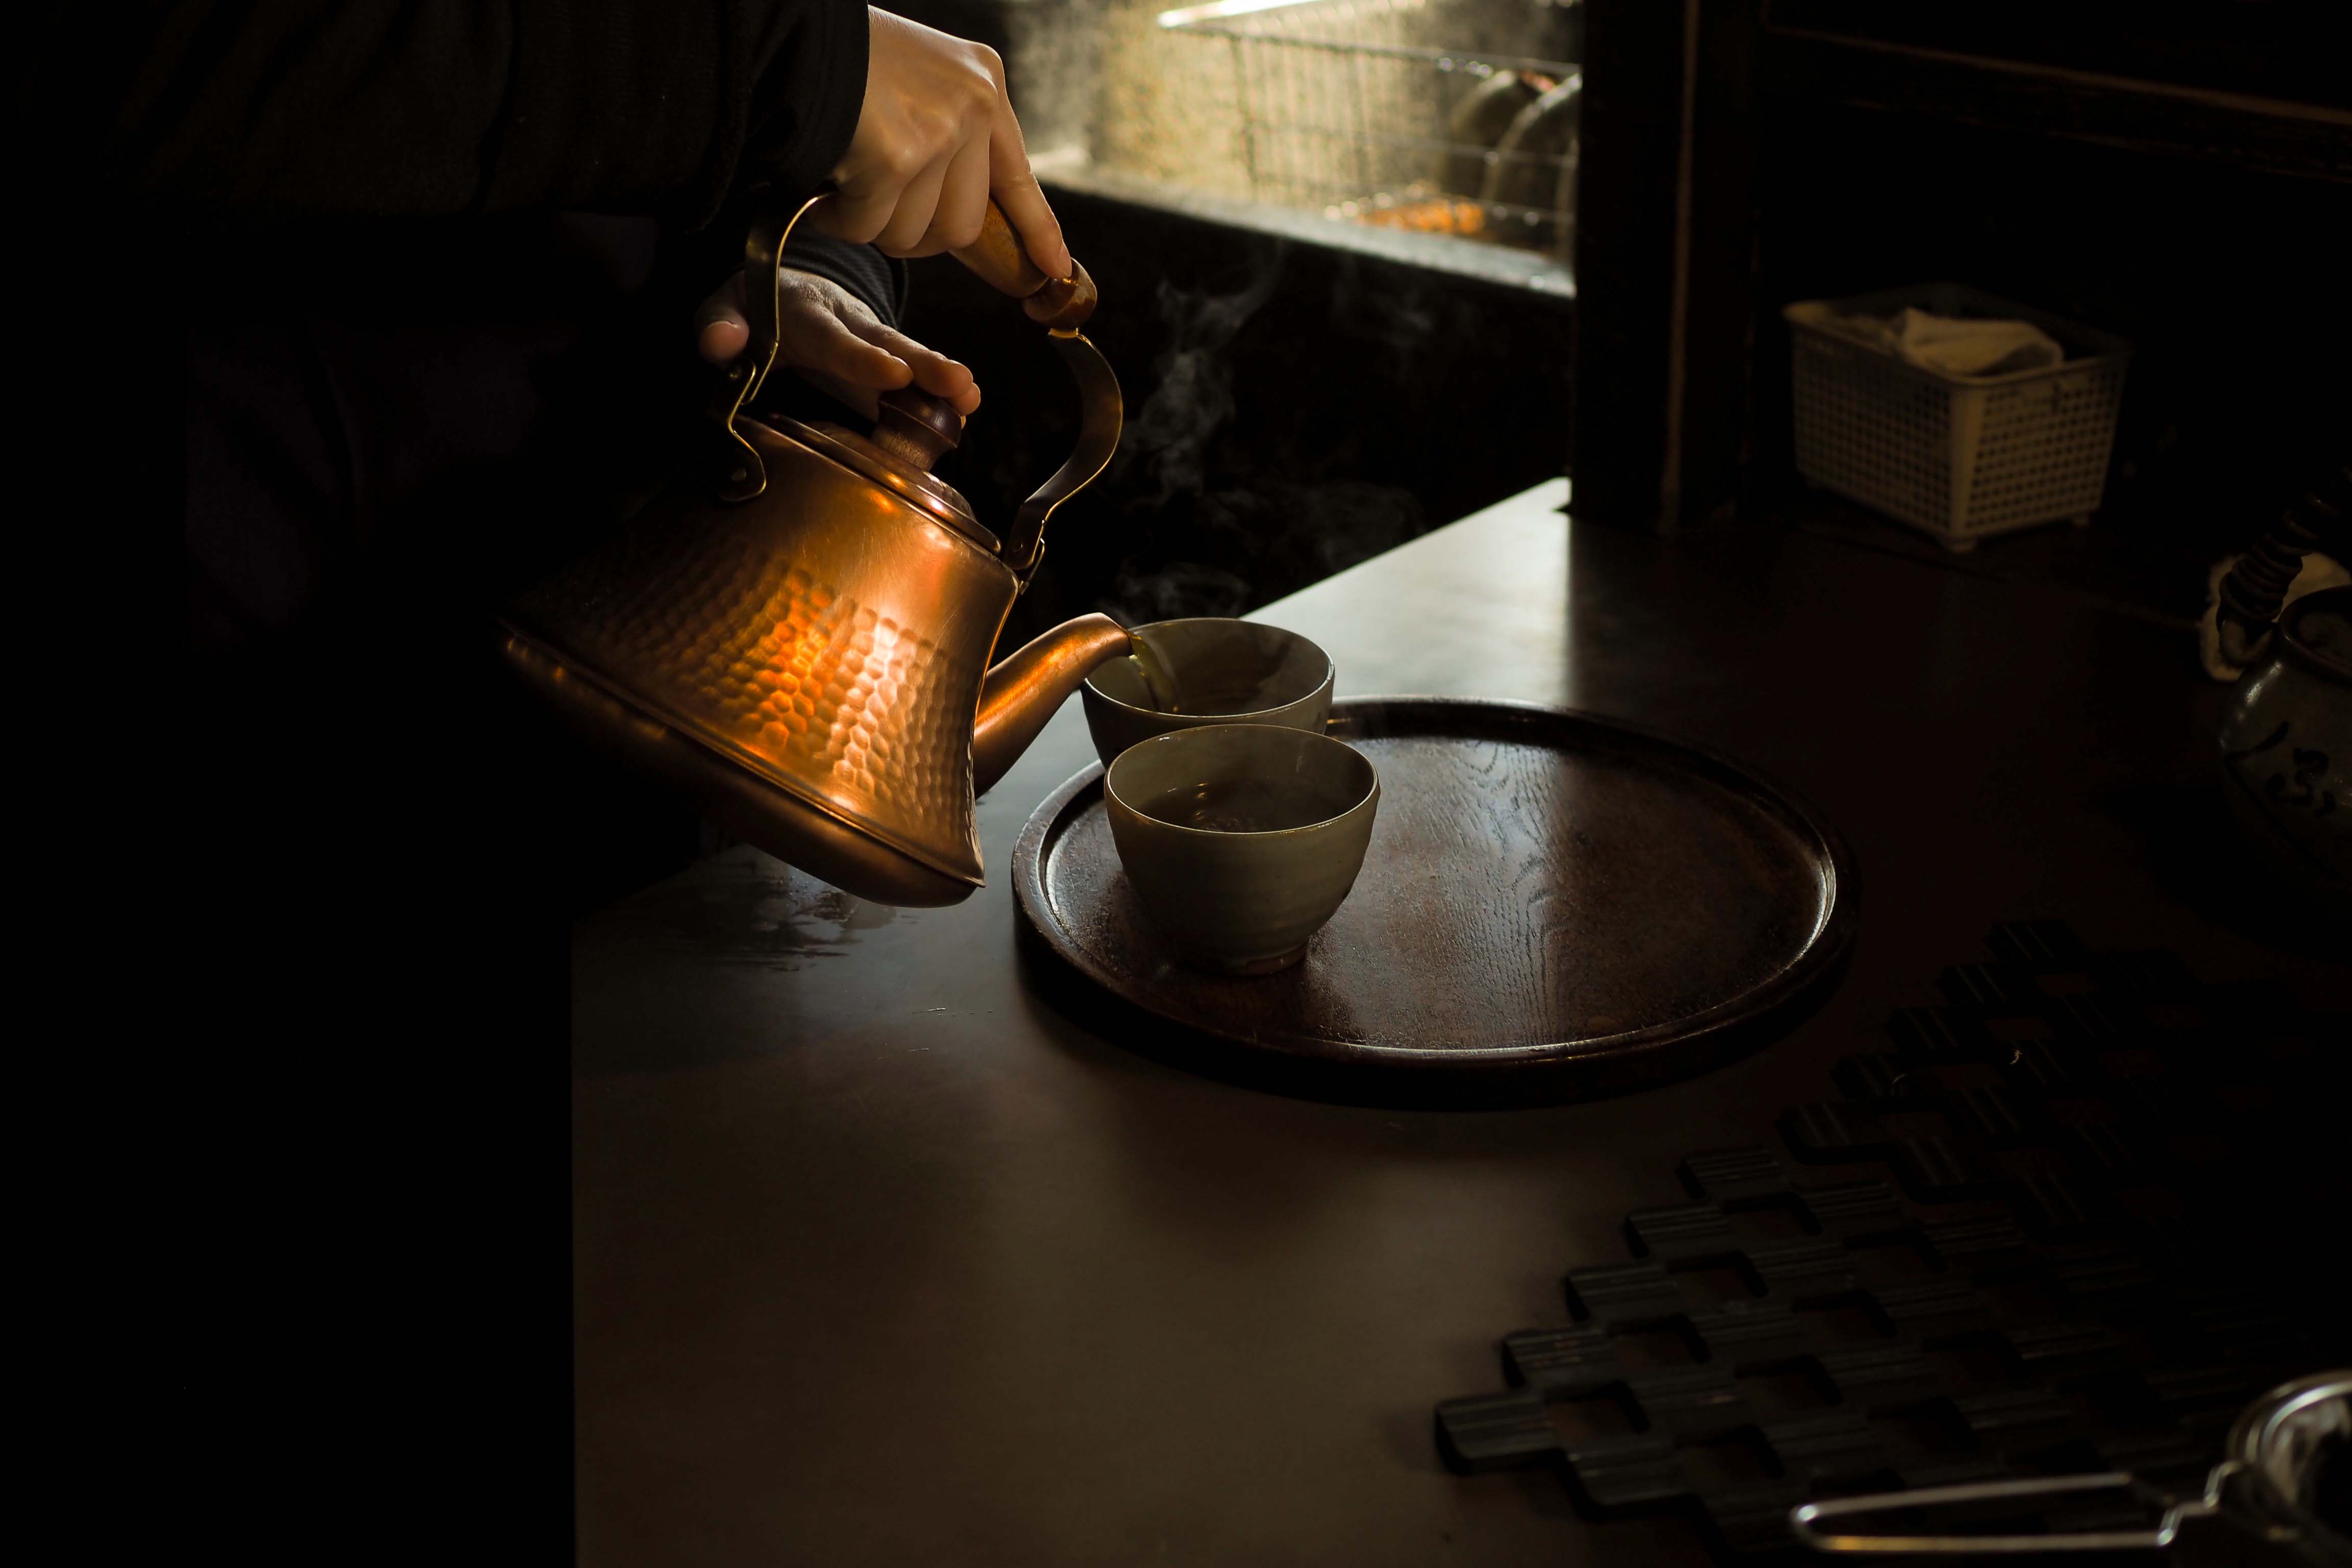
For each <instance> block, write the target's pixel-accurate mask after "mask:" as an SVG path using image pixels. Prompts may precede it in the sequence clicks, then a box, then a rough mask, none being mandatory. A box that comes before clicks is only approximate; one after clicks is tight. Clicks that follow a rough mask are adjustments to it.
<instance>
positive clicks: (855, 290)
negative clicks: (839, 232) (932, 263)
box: [784, 225, 907, 327]
mask: <svg viewBox="0 0 2352 1568" xmlns="http://www.w3.org/2000/svg"><path fill="white" fill-rule="evenodd" d="M784 265H785V266H787V267H789V268H793V270H794V271H797V272H812V273H814V274H815V275H816V276H817V277H819V278H830V279H833V281H835V283H838V284H840V285H841V286H842V287H843V288H845V289H848V290H849V291H850V292H851V293H852V294H855V295H856V296H857V297H858V298H859V299H860V300H864V301H866V309H868V310H872V311H873V312H874V314H875V315H876V316H877V317H879V318H880V319H881V320H882V321H885V322H887V324H889V325H891V326H894V327H895V326H897V325H898V322H899V321H900V320H901V319H902V318H903V317H904V316H905V315H906V313H907V264H906V263H905V262H903V261H901V260H899V259H898V258H896V257H891V256H885V255H883V254H882V253H881V252H880V251H878V250H877V249H875V248H874V247H872V246H870V245H852V244H851V243H850V242H849V241H847V240H845V239H835V238H834V237H833V236H831V235H829V234H819V233H817V232H816V230H815V229H814V228H813V227H810V226H805V225H804V226H802V227H800V228H797V229H794V230H793V242H792V243H791V244H790V245H788V246H786V247H784Z"/></svg>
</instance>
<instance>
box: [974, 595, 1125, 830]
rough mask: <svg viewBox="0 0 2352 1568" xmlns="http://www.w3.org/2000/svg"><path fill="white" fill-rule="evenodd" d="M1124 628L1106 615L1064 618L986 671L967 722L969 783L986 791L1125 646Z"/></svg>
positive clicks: (976, 792)
mask: <svg viewBox="0 0 2352 1568" xmlns="http://www.w3.org/2000/svg"><path fill="white" fill-rule="evenodd" d="M1133 646H1134V644H1133V642H1132V640H1131V639H1130V638H1129V637H1128V635H1127V628H1126V627H1124V626H1120V625H1119V624H1118V622H1117V621H1114V620H1112V619H1111V618H1110V617H1109V616H1079V617H1078V618H1077V619H1076V620H1074V621H1064V622H1063V623H1062V624H1061V625H1060V626H1055V628H1054V629H1053V630H1052V631H1050V632H1047V633H1046V634H1045V636H1043V637H1039V638H1038V639H1037V640H1036V641H1034V642H1033V643H1031V644H1029V645H1028V646H1027V647H1024V648H1022V649H1020V650H1019V651H1018V652H1016V653H1013V654H1009V655H1007V656H1006V657H1005V658H1003V660H1002V661H1000V662H999V663H998V664H997V665H996V667H995V668H992V669H991V670H990V671H989V672H988V678H987V679H986V680H984V681H983V682H982V685H981V689H980V712H979V714H978V715H977V717H976V718H975V719H974V720H973V721H972V727H971V788H972V793H973V794H974V795H984V794H986V793H987V791H988V787H989V786H990V785H991V784H994V783H995V782H996V781H997V780H998V779H1001V778H1003V776H1004V771H1005V770H1006V769H1007V768H1009V767H1011V766H1012V765H1013V763H1014V761H1015V760H1016V759H1018V758H1019V757H1020V755H1021V753H1022V752H1025V751H1027V750H1028V749H1029V742H1032V741H1034V740H1035V739H1036V738H1037V731H1040V730H1042V729H1044V728H1045V721H1046V720H1048V719H1051V718H1052V717H1053V716H1054V714H1055V710H1058V709H1059V708H1060V707H1061V706H1062V703H1063V700H1065V699H1066V698H1067V697H1068V696H1069V695H1070V693H1071V692H1073V691H1076V689H1078V682H1080V681H1081V680H1084V679H1086V678H1087V676H1088V675H1089V674H1090V673H1092V672H1093V670H1094V668H1095V667H1096V666H1097V665H1098V664H1102V663H1105V662H1107V661H1108V660H1110V659H1114V658H1119V657H1120V656H1121V655H1123V654H1126V653H1127V652H1129V650H1130V649H1131V648H1132V647H1133Z"/></svg>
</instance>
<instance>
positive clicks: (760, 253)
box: [712, 191, 1125, 588]
mask: <svg viewBox="0 0 2352 1568" xmlns="http://www.w3.org/2000/svg"><path fill="white" fill-rule="evenodd" d="M832 194H833V193H832V192H830V191H820V192H818V193H817V194H816V195H814V196H811V197H810V198H809V199H808V200H806V201H804V202H803V203H802V204H801V205H800V206H799V207H798V208H797V209H796V210H794V211H793V214H792V215H791V216H788V217H785V218H782V220H781V221H780V220H778V219H776V218H774V217H768V218H761V219H760V220H759V221H757V222H755V223H753V224H752V225H751V232H750V233H749V235H747V236H746V237H745V238H744V241H743V261H744V271H745V273H746V275H747V283H748V285H749V286H748V287H747V288H746V289H745V290H744V292H745V295H746V296H747V298H746V300H745V303H746V305H747V307H748V309H747V310H745V312H744V313H745V315H746V317H747V318H748V320H749V323H750V326H751V342H750V343H749V344H748V345H746V347H745V351H744V353H742V354H740V355H739V356H738V357H737V359H736V361H735V363H734V364H733V365H731V366H730V367H729V369H728V372H727V382H726V384H725V385H724V386H723V387H722V388H721V389H720V391H719V396H718V399H717V401H716V402H715V404H714V405H713V407H712V413H713V414H714V415H716V416H718V419H719V425H720V426H722V427H723V428H724V429H725V430H726V432H727V435H728V437H730V440H731V441H732V442H733V446H734V454H733V455H734V458H735V462H734V466H733V468H732V470H731V472H730V473H729V475H728V476H727V478H726V479H725V481H724V482H723V483H722V485H721V486H720V489H719V494H720V496H721V498H722V499H724V500H730V501H747V500H751V499H752V498H753V497H755V496H757V495H759V494H760V493H761V492H762V491H763V490H765V489H767V488H768V471H767V465H766V464H765V463H763V462H762V461H761V458H760V453H759V449H758V448H757V447H754V446H752V444H751V441H750V440H749V439H748V438H746V437H745V436H744V435H743V433H742V432H741V431H740V429H738V428H737V427H736V421H737V420H738V419H739V418H740V417H741V416H742V413H743V410H744V409H745V408H746V407H748V406H749V405H751V401H752V400H753V399H754V398H756V397H758V396H759V395H760V389H761V387H763V386H765V385H766V384H767V382H768V374H769V373H770V372H771V371H772V370H773V369H774V368H775V364H776V345H777V336H778V327H777V323H778V321H779V319H780V318H781V316H782V300H783V286H784V279H783V255H784V247H785V246H786V245H788V244H790V243H791V242H792V237H793V229H794V228H796V227H798V226H800V221H801V219H803V218H804V217H806V216H808V215H809V213H810V211H811V210H812V209H813V208H814V207H815V205H817V203H819V202H821V201H824V199H825V198H826V197H827V196H829V195H832ZM949 254H950V255H952V256H953V257H954V258H956V259H957V260H958V261H961V262H962V263H963V264H964V265H965V266H966V267H968V268H971V270H972V271H973V272H974V273H976V274H977V275H978V276H979V277H980V278H981V279H982V280H983V281H985V282H986V283H988V284H989V285H990V286H991V287H992V288H994V289H997V290H998V291H1000V292H1002V293H1005V294H1010V295H1012V296H1013V298H1015V299H1017V300H1020V301H1021V302H1022V304H1021V308H1022V310H1023V312H1024V314H1026V315H1027V316H1028V318H1029V319H1030V320H1031V321H1035V322H1036V323H1037V324H1038V325H1040V326H1042V327H1044V328H1045V330H1046V334H1047V337H1048V338H1049V340H1050V341H1051V342H1052V343H1053V345H1054V347H1055V350H1056V351H1057V352H1058V353H1060V354H1061V356H1062V362H1063V363H1065V364H1066V365H1068V366H1069V367H1070V374H1071V376H1072V377H1073V378H1074V379H1075V380H1076V382H1077V384H1078V402H1079V419H1078V444H1077V447H1076V450H1074V451H1072V452H1071V454H1070V456H1069V458H1068V459H1067V460H1066V462H1064V463H1063V464H1062V466H1061V468H1058V469H1057V470H1055V474H1054V477H1053V478H1052V479H1047V480H1046V481H1045V484H1044V485H1043V486H1041V487H1040V488H1039V489H1038V490H1037V493H1036V494H1034V495H1033V496H1031V497H1030V498H1029V499H1028V500H1025V501H1024V502H1022V503H1021V509H1020V510H1019V511H1018V512H1016V513H1015V514H1014V516H1013V527H1012V529H1011V531H1009V532H1008V533H1007V534H1006V535H1005V539H1004V545H1003V561H1004V563H1005V564H1006V565H1007V566H1010V567H1011V568H1013V575H1014V576H1015V578H1017V579H1018V580H1019V582H1020V584H1021V586H1023V587H1024V588H1025V587H1027V586H1028V584H1029V579H1030V576H1031V575H1032V574H1034V572H1035V571H1036V570H1037V563H1038V562H1039V561H1041V560H1042V559H1043V558H1044V556H1045V523H1046V521H1048V520H1049V519H1050V518H1051V517H1052V516H1053V514H1054V511H1055V508H1057V507H1059V506H1060V505H1061V504H1062V503H1063V502H1064V501H1066V500H1069V499H1070V498H1071V497H1072V496H1074V495H1076V494H1077V493H1078V491H1079V490H1081V489H1085V488H1086V487H1087V484H1089V483H1091V482H1092V481H1093V479H1095V477H1096V476H1097V475H1098V474H1100V473H1101V472H1102V471H1103V469H1104V468H1107V467H1108V466H1109V464H1110V459H1111V454H1112V453H1113V452H1115V451H1117V450H1118V435H1119V429H1120V426H1122V424H1123V423H1124V422H1125V403H1124V400H1123V399H1122V398H1121V396H1120V395H1119V390H1118V377H1117V376H1116V375H1114V374H1111V368H1110V363H1109V362H1108V360H1106V359H1104V358H1103V356H1102V351H1101V350H1099V349H1097V348H1096V347H1095V345H1094V344H1093V343H1092V342H1089V341H1087V336H1086V334H1085V333H1083V332H1081V331H1078V329H1079V327H1081V326H1083V325H1084V324H1085V323H1086V321H1087V319H1088V318H1089V317H1091V316H1092V315H1093V314H1094V311H1095V305H1096V302H1097V299H1098V298H1099V296H1098V295H1097V292H1096V290H1095V281H1094V279H1092V278H1090V277H1088V276H1087V269H1086V268H1084V267H1081V266H1079V265H1078V263H1077V262H1076V259H1073V260H1072V261H1071V263H1070V276H1069V277H1067V278H1048V277H1046V276H1045V272H1044V270H1043V269H1042V268H1039V267H1038V266H1037V264H1036V263H1035V262H1034V261H1032V260H1030V259H1029V256H1028V253H1027V252H1026V251H1024V249H1023V248H1022V247H1021V239H1020V237H1019V236H1018V235H1016V234H1014V233H1013V225H1012V223H1011V222H1010V221H1008V220H1007V219H1006V217H1005V216H1004V211H1003V208H1002V207H999V206H998V205H996V203H995V202H994V201H991V202H990V203H989V204H988V211H987V213H986V215H985V216H983V217H982V222H981V230H980V237H979V238H978V239H976V240H974V241H973V242H972V243H971V245H969V246H966V247H963V248H962V249H960V250H955V251H950V253H949ZM761 278H764V279H767V287H766V288H761V287H759V285H758V282H757V280H758V279H761ZM913 392H914V389H912V388H908V389H905V390H904V392H903V393H901V394H885V395H884V398H883V401H884V402H885V403H886V404H895V405H896V409H895V412H896V414H897V417H895V418H894V417H893V413H894V410H893V409H891V408H886V409H885V411H884V415H883V420H884V425H885V426H887V428H886V429H885V430H882V431H878V432H877V438H878V439H881V440H883V441H884V443H885V444H886V445H890V446H893V447H894V449H895V447H896V445H898V444H900V443H902V442H903V443H904V444H906V445H907V446H908V451H907V452H906V453H905V454H904V455H905V456H906V457H908V458H910V459H912V458H916V457H917V456H918V453H919V452H920V453H921V454H922V462H921V465H920V466H922V467H924V468H929V466H930V461H931V459H933V458H937V457H938V456H939V454H940V451H943V450H944V449H945V448H946V447H950V446H953V445H954V444H955V437H956V436H957V435H959V434H960V433H961V428H962V421H961V419H956V420H955V421H954V424H953V426H952V427H950V426H948V425H947V424H946V422H945V420H944V419H942V418H940V417H939V416H940V414H941V413H942V412H944V413H945V414H946V415H947V416H952V415H953V411H952V410H951V409H945V408H944V405H940V407H939V408H933V407H931V406H930V405H932V404H934V403H936V402H937V400H936V399H930V398H928V397H923V396H921V395H919V394H917V395H908V394H913ZM924 425H928V426H931V427H932V428H931V429H930V430H929V431H926V430H923V429H921V428H919V426H924Z"/></svg>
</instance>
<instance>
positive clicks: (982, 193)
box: [809, 6, 1070, 278]
mask: <svg viewBox="0 0 2352 1568" xmlns="http://www.w3.org/2000/svg"><path fill="white" fill-rule="evenodd" d="M866 27H867V36H868V38H869V44H868V48H867V53H866V102H865V106H864V107H863V108H862V109H861V110H859V111H858V115H857V131H856V134H855V135H853V136H852V137H851V138H850V141H849V151H848V153H846V154H845V155H844V156H843V158H842V160H841V162H840V163H838V164H837V165H835V168H834V171H833V182H834V186H835V190H836V191H837V192H838V193H839V195H836V196H835V198H834V199H833V200H832V201H829V202H827V203H825V204H824V205H823V206H821V207H819V208H818V209H817V210H816V211H815V212H814V213H812V214H810V215H809V218H810V221H811V222H813V223H815V224H817V225H818V226H821V227H823V228H824V230H825V231H826V232H828V233H830V234H833V235H835V236H837V237H840V238H843V239H846V240H850V241H853V242H855V243H856V244H859V245H874V246H877V247H880V249H881V250H882V252H883V253H884V254H885V255H887V256H906V257H914V256H933V255H937V254H938V253H939V252H940V251H942V250H961V249H962V248H963V247H966V246H968V245H970V244H971V243H972V241H974V240H975V239H978V238H979V237H980V225H981V218H982V215H983V214H985V213H986V211H987V208H988V201H989V198H990V197H991V196H994V197H995V198H996V205H998V206H1001V207H1003V209H1004V216H1005V217H1006V218H1008V219H1009V220H1011V222H1012V225H1013V232H1014V233H1015V234H1018V235H1019V236H1020V237H1021V240H1022V245H1023V247H1024V249H1026V250H1027V251H1028V252H1029V259H1030V260H1032V261H1034V262H1035V263H1036V264H1037V266H1038V267H1039V268H1041V269H1042V270H1043V271H1044V272H1045V276H1046V277H1048V278H1067V277H1068V276H1069V275H1070V252H1069V248H1068V247H1066V245H1064V244H1063V242H1062V226H1061V224H1060V223H1059V222H1058V221H1057V220H1056V219H1055V216H1054V209H1053V208H1052V207H1050V206H1047V205H1045V192H1044V191H1042V190H1040V189H1038V187H1037V176H1036V175H1035V174H1033V173H1032V172H1031V171H1030V168H1029V151H1028V148H1027V147H1026V146H1024V144H1023V142H1022V140H1021V124H1020V121H1017V120H1015V119H1014V118H1013V103H1012V100H1010V99H1008V98H1007V97H1006V96H1005V92H1004V62H1003V60H1001V59H999V58H997V55H996V51H995V50H994V49H992V48H988V47H984V46H982V45H980V44H971V43H966V42H965V41H964V40H963V39H961V38H957V37H950V36H949V35H948V34H946V33H941V32H937V31H935V30H933V29H932V28H929V27H926V26H922V25H921V24H919V23H916V22H909V21H908V20H907V19H906V18H905V17H903V16H892V15H891V14H890V13H889V12H887V11H879V10H876V9H874V8H873V7H871V6H869V7H867V8H866Z"/></svg>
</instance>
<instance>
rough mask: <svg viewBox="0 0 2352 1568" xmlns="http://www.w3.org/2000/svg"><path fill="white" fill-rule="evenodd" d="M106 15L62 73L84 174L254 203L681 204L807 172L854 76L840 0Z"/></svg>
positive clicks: (834, 155) (459, 209)
mask: <svg viewBox="0 0 2352 1568" xmlns="http://www.w3.org/2000/svg"><path fill="white" fill-rule="evenodd" d="M122 32H123V33H125V34H129V35H131V36H130V37H120V36H118V37H115V38H113V39H112V40H110V45H111V47H109V48H108V50H107V53H106V62H107V67H108V68H107V70H106V71H105V72H104V74H103V75H102V76H101V75H100V74H99V73H95V72H93V73H90V74H91V75H92V76H93V77H94V78H95V79H94V80H92V81H91V82H90V83H89V84H88V85H87V87H86V88H85V89H83V90H88V91H91V92H94V94H95V95H96V96H95V101H93V102H90V103H89V104H88V105H87V106H86V111H89V110H94V111H96V112H97V113H98V114H99V115H100V116H102V117H103V125H102V127H101V128H100V131H99V134H98V136H97V138H96V147H97V151H98V153H99V159H98V163H99V177H100V180H101V181H103V182H104V183H105V184H107V185H109V186H110V187H111V188H113V189H115V190H117V191H119V192H120V193H121V194H122V195H126V196H130V197H132V198H133V199H137V200H141V201H145V202H160V203H163V204H165V205H169V206H173V207H179V208H183V209H199V210H205V211H210V212H220V213H230V214H237V215H244V216H260V217H288V216H299V217H326V218H403V217H409V218H414V217H446V216H457V215H460V214H470V213H497V212H507V211H513V210H516V209H520V208H534V207H536V208H572V209H581V210H589V211H598V212H627V213H651V214H656V215H658V216H664V217H667V218H671V219H683V220H685V222H686V223H687V224H688V226H698V225H699V224H702V223H705V222H708V221H709V219H710V218H711V217H712V216H715V215H716V214H717V213H718V211H719V207H720V205H721V203H722V201H723V200H724V199H725V197H726V196H727V195H728V194H729V193H730V191H732V192H736V193H738V194H740V195H746V196H751V197H758V196H760V195H763V194H766V193H767V192H769V191H770V190H772V191H773V193H774V194H776V195H790V194H792V193H795V192H797V193H800V194H803V195H805V194H806V193H808V192H810V191H813V190H814V189H815V188H816V186H817V184H819V183H820V182H821V181H822V180H823V179H824V176H825V174H826V173H827V171H829V170H830V169H831V168H832V167H833V165H834V164H835V163H837V162H838V161H839V160H840V157H841V154H842V153H843V152H844V150H845V149H846V148H847V146H848V144H849V138H850V134H851V132H853V131H855V130H856V124H857V112H858V106H859V104H860V102H861V101H862V100H863V98H864V96H865V90H866V7H865V6H864V5H862V4H858V3H856V0H277V3H275V4H268V5H250V4H246V5H238V4H234V3H231V4H220V3H217V0H214V3H206V0H181V3H179V4H173V5H163V6H161V7H157V8H156V10H155V12H154V13H153V20H152V22H151V23H150V25H149V26H147V27H146V28H145V29H143V30H142V29H141V28H140V27H139V25H138V24H137V23H136V22H126V23H125V24H124V25H123V26H122ZM126 44H127V46H128V47H127V48H126V47H125V46H126Z"/></svg>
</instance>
